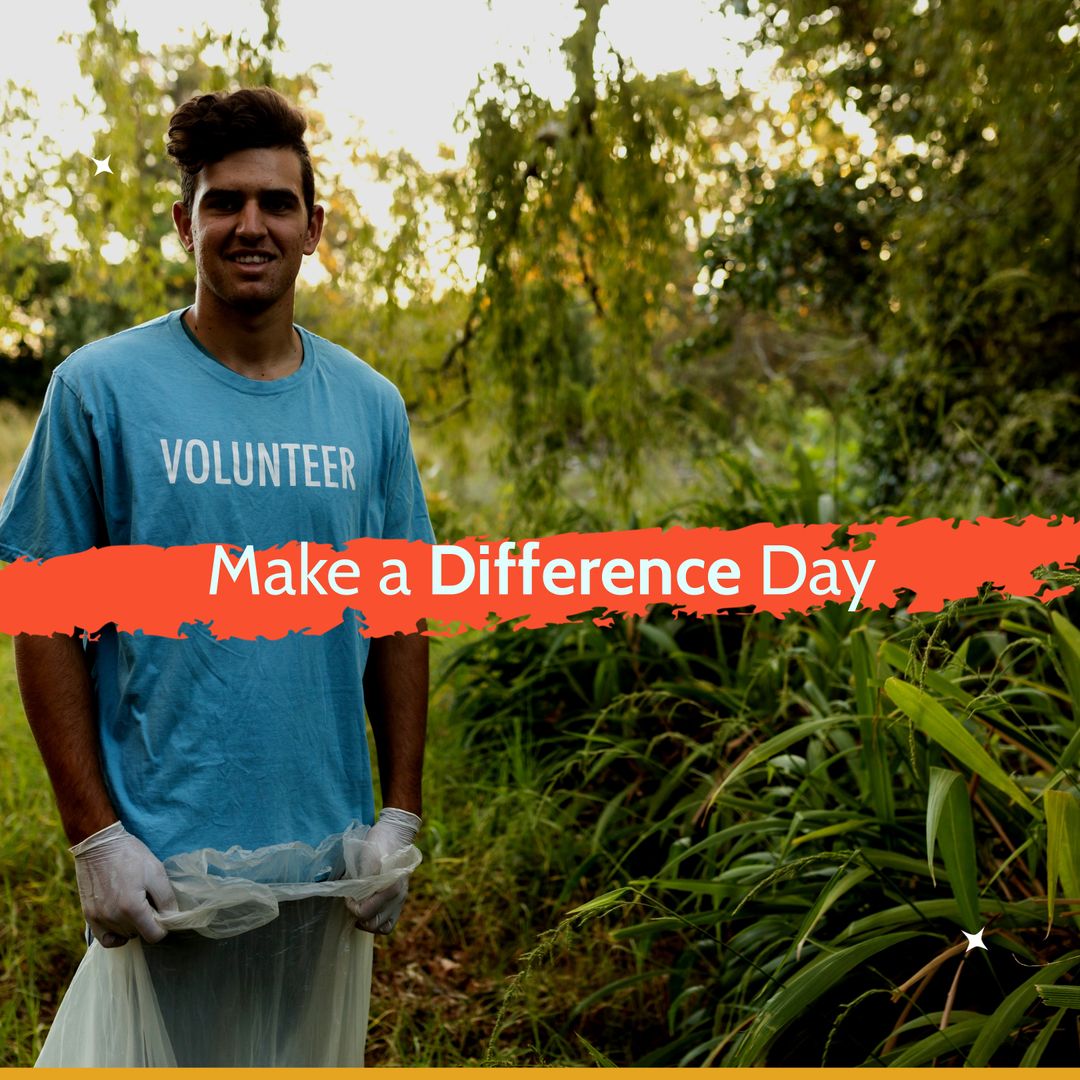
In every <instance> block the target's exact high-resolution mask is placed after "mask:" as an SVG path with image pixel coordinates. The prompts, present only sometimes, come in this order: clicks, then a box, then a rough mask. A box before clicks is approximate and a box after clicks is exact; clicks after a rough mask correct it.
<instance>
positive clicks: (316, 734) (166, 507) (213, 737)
mask: <svg viewBox="0 0 1080 1080" xmlns="http://www.w3.org/2000/svg"><path fill="white" fill-rule="evenodd" d="M181 314H182V313H181V312H179V311H174V312H172V313H170V314H168V315H165V316H162V317H161V318H159V319H154V320H153V321H152V322H148V323H145V324H143V325H142V326H136V327H133V328H132V329H130V330H125V331H124V332H123V333H120V334H116V335H115V336H113V337H110V338H105V339H104V340H102V341H96V342H94V343H93V344H90V345H87V346H85V347H84V348H81V349H79V350H78V351H77V352H75V353H72V355H71V356H70V357H68V359H67V360H65V361H64V363H62V364H61V365H60V366H59V367H58V368H57V369H56V371H55V373H54V375H53V378H52V381H51V383H50V385H49V389H48V392H47V394H46V397H45V402H44V405H43V407H42V412H41V416H40V418H39V419H38V423H37V427H36V429H35V431H34V436H33V439H32V441H31V443H30V446H29V448H28V450H27V452H26V455H25V456H24V458H23V460H22V462H21V464H20V465H19V468H18V470H17V472H16V473H15V477H14V479H13V480H12V483H11V487H10V489H9V491H8V494H7V497H6V498H5V500H4V504H3V507H2V508H0V558H4V559H8V560H13V559H17V558H19V557H22V556H31V557H33V558H52V557H54V556H57V555H66V554H71V553H73V552H77V551H84V550H86V549H88V548H91V547H103V546H105V545H108V544H153V545H157V546H160V547H165V546H173V545H187V544H205V543H221V544H232V545H237V546H240V547H243V546H245V545H247V544H252V545H254V546H255V548H256V549H263V548H269V547H272V546H273V545H276V544H281V543H285V542H287V541H290V540H309V541H312V542H315V543H323V544H337V545H341V544H343V543H344V542H345V541H347V540H350V539H355V538H360V537H383V538H387V539H405V540H422V541H426V542H429V543H430V542H431V541H432V540H433V537H432V533H431V525H430V522H429V520H428V515H427V508H426V506H425V504H424V497H423V493H422V491H421V488H420V479H419V476H418V475H417V470H416V464H415V461H414V459H413V454H412V449H411V446H410V443H409V424H408V418H407V416H406V412H405V406H404V403H403V402H402V400H401V396H400V394H399V393H398V392H397V390H396V389H395V388H394V386H393V385H392V384H391V383H390V382H389V381H387V380H386V379H385V378H383V377H382V376H381V375H379V374H377V373H376V372H375V371H373V370H372V369H371V368H370V367H368V365H367V364H365V363H364V362H363V361H361V360H358V359H357V358H356V357H355V356H353V355H352V354H351V353H349V352H347V351H346V350H345V349H342V348H340V347H338V346H336V345H334V344H332V343H331V342H329V341H326V340H325V339H323V338H320V337H318V336H317V335H315V334H311V333H309V332H308V331H306V330H304V329H302V328H298V330H299V333H300V337H301V341H302V343H303V349H304V356H303V362H302V364H301V366H300V367H299V368H298V369H297V371H296V372H294V373H293V374H292V375H289V376H287V377H285V378H282V379H275V380H272V381H269V382H260V381H256V380H253V379H248V378H245V377H244V376H242V375H238V374H237V373H236V372H234V371H232V370H230V369H229V368H227V367H225V366H224V365H223V364H220V363H219V362H218V361H216V360H215V359H214V358H213V357H212V356H210V355H209V354H208V353H206V352H205V351H204V350H203V349H202V348H201V347H200V346H198V345H197V344H196V343H194V341H193V340H192V339H191V338H190V337H189V334H188V333H187V331H186V329H185V327H184V324H183V322H182V321H181ZM88 629H91V630H94V629H97V628H96V627H89V628H88ZM184 632H185V633H186V635H187V637H186V638H185V639H177V640H173V639H169V638H160V637H152V636H147V635H144V634H127V633H124V634H119V633H117V632H116V630H115V628H114V627H112V626H109V627H107V628H105V629H104V630H103V631H102V633H101V635H100V638H99V639H98V640H97V641H95V642H91V643H89V644H88V645H87V651H88V658H89V660H90V664H91V672H92V676H93V683H94V688H95V694H96V699H97V708H98V722H99V728H100V739H101V755H102V765H103V769H104V773H105V782H106V785H107V787H108V790H109V794H110V796H111V798H112V800H113V805H114V807H115V808H116V811H117V813H118V814H119V815H120V818H121V820H122V821H123V822H124V824H125V826H126V827H127V828H128V829H129V830H130V831H131V832H133V833H134V834H135V835H137V836H139V837H140V838H141V839H142V840H143V841H145V842H146V844H147V845H148V846H149V847H150V848H151V849H152V850H153V851H154V852H155V854H157V855H158V857H159V858H165V857H167V856H169V855H172V854H176V853H179V852H182V851H189V850H195V849H198V848H203V847H215V848H219V849H225V848H227V847H229V846H231V845H233V844H240V845H241V846H243V847H248V848H254V847H260V846H262V845H265V844H273V843H285V842H289V841H295V840H302V841H304V842H306V843H309V844H316V843H318V842H319V841H320V840H322V839H323V838H324V837H326V836H328V835H330V834H331V833H334V832H340V831H341V830H342V829H343V828H344V827H345V826H346V825H347V824H348V823H349V821H350V820H352V819H354V818H359V819H360V820H362V821H366V822H371V821H372V820H373V817H374V800H373V791H372V778H371V765H370V761H369V758H368V749H367V738H366V733H365V727H364V711H363V710H364V699H363V687H362V678H363V672H364V665H365V662H366V660H367V653H368V641H367V639H366V638H364V637H362V636H361V635H360V634H359V633H358V631H357V626H356V622H355V619H354V618H350V617H347V618H346V620H345V621H344V622H343V623H342V624H341V625H340V626H338V627H336V628H335V629H333V630H331V631H329V632H328V633H325V634H322V635H305V634H290V635H289V636H288V637H286V638H283V639H281V640H277V641H266V640H262V639H260V640H256V641H243V640H237V639H228V640H221V641H218V640H215V639H214V638H213V636H212V635H211V632H210V631H209V630H208V629H206V628H205V627H202V626H186V627H185V628H184Z"/></svg>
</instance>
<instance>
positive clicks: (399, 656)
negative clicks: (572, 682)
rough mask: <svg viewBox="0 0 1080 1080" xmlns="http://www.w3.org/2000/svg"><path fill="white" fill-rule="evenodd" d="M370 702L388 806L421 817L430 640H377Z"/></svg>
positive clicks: (368, 685) (369, 676)
mask: <svg viewBox="0 0 1080 1080" xmlns="http://www.w3.org/2000/svg"><path fill="white" fill-rule="evenodd" d="M422 628H426V627H422ZM364 701H365V704H366V705H367V710H368V718H369V720H370V721H371V730H372V732H373V733H374V735H375V751H376V754H377V755H378V759H379V785H380V788H381V791H382V803H383V806H393V807H397V808H398V809H399V810H407V811H409V813H411V814H416V815H417V816H418V817H419V816H420V814H421V774H422V772H423V766H424V737H425V735H426V732H427V707H428V639H427V638H426V637H424V636H423V635H422V634H410V635H409V636H407V637H406V636H405V635H402V634H395V635H394V636H393V637H380V638H374V639H372V642H371V648H370V652H369V653H368V662H367V670H366V671H365V672H364Z"/></svg>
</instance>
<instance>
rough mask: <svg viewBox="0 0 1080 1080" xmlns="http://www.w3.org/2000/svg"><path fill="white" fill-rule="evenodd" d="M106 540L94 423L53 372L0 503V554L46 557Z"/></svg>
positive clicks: (19, 556)
mask: <svg viewBox="0 0 1080 1080" xmlns="http://www.w3.org/2000/svg"><path fill="white" fill-rule="evenodd" d="M105 543H107V538H106V536H105V525H104V514H103V512H102V485H101V461H100V454H99V448H98V442H97V440H96V438H95V437H94V430H93V425H92V423H91V419H90V416H89V415H88V413H87V412H86V409H85V408H84V407H83V404H82V402H81V401H80V399H79V397H78V395H77V394H76V392H75V391H74V390H73V389H71V388H70V387H69V386H68V385H67V384H66V383H65V382H64V379H63V378H62V376H61V375H60V374H59V373H54V374H53V377H52V380H51V381H50V383H49V388H48V390H47V391H46V393H45V401H44V403H43V404H42V407H41V415H40V416H39V417H38V420H37V424H36V426H35V428H34V434H33V436H32V438H31V440H30V445H29V446H28V447H27V450H26V453H25V454H24V455H23V459H22V461H21V462H20V463H19V467H18V469H17V470H16V471H15V476H14V478H13V479H12V481H11V486H10V487H9V488H8V492H7V495H6V497H5V498H4V502H3V505H2V506H0V558H3V559H6V560H8V561H9V562H10V561H13V560H15V559H18V558H21V557H23V556H29V557H30V558H34V559H49V558H53V557H54V556H57V555H70V554H73V553H74V552H77V551H86V550H87V549H88V548H92V547H101V546H102V545H104V544H105Z"/></svg>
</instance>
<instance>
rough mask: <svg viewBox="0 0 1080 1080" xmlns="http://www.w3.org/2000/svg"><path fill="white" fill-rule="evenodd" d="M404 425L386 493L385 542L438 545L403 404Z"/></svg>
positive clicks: (400, 432) (397, 443)
mask: <svg viewBox="0 0 1080 1080" xmlns="http://www.w3.org/2000/svg"><path fill="white" fill-rule="evenodd" d="M401 414H402V415H401V424H400V427H399V434H398V438H397V441H396V444H395V450H394V460H393V462H392V464H391V468H390V486H389V489H388V490H387V494H386V513H385V515H384V517H383V532H382V538H383V539H384V540H423V541H424V542H425V543H427V544H433V543H435V534H434V533H433V532H432V529H431V519H430V518H429V517H428V511H427V503H426V502H425V501H424V489H423V488H422V487H421V485H420V473H419V470H418V469H417V467H416V458H415V456H414V455H413V450H412V443H411V441H410V439H409V419H408V416H407V415H406V414H405V406H404V404H402V405H401Z"/></svg>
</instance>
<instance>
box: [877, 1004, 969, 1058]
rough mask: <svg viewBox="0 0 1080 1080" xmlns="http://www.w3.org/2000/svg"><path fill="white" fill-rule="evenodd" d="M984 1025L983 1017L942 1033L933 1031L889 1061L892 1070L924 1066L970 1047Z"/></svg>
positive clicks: (955, 1025) (949, 1028) (953, 1026)
mask: <svg viewBox="0 0 1080 1080" xmlns="http://www.w3.org/2000/svg"><path fill="white" fill-rule="evenodd" d="M983 1023H984V1019H983V1017H981V1016H979V1017H975V1018H974V1019H971V1020H965V1021H963V1022H962V1023H959V1024H953V1025H952V1026H950V1027H947V1028H946V1029H945V1030H944V1031H935V1032H934V1033H933V1034H932V1035H927V1036H926V1037H925V1038H924V1039H920V1040H919V1041H918V1042H916V1043H912V1044H911V1045H910V1046H905V1047H904V1049H903V1050H901V1051H900V1053H899V1054H898V1055H897V1056H896V1057H894V1058H892V1059H891V1060H890V1061H889V1065H890V1067H892V1068H904V1067H908V1068H911V1067H914V1066H916V1065H925V1064H926V1063H927V1062H928V1061H933V1059H934V1058H936V1057H939V1056H940V1055H942V1054H948V1053H955V1052H956V1051H958V1050H959V1049H960V1047H962V1046H970V1045H971V1044H972V1043H973V1042H974V1041H975V1040H976V1039H977V1038H978V1036H979V1032H980V1031H981V1030H982V1026H983Z"/></svg>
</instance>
